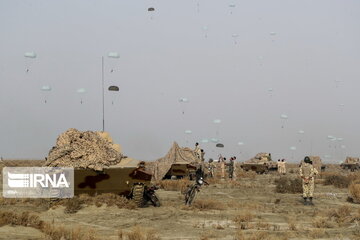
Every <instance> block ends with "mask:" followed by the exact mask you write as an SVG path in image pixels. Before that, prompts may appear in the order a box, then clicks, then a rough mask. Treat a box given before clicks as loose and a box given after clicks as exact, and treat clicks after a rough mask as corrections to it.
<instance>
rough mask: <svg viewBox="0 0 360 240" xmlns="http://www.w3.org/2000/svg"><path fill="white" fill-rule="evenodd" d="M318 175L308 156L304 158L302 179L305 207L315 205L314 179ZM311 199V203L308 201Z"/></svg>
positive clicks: (301, 172)
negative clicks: (313, 200)
mask: <svg viewBox="0 0 360 240" xmlns="http://www.w3.org/2000/svg"><path fill="white" fill-rule="evenodd" d="M317 174H318V171H317V170H316V168H314V167H313V165H312V161H311V160H310V158H309V157H308V156H306V157H305V158H304V163H303V164H301V166H300V177H301V178H302V180H303V184H302V185H303V198H304V205H314V204H313V202H312V199H313V194H314V185H315V183H314V177H315V175H317ZM308 198H309V202H308V201H307V199H308Z"/></svg>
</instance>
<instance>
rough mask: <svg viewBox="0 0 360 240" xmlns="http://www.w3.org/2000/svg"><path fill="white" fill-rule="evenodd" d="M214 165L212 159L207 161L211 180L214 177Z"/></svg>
mask: <svg viewBox="0 0 360 240" xmlns="http://www.w3.org/2000/svg"><path fill="white" fill-rule="evenodd" d="M215 167H216V166H215V163H214V160H213V159H212V158H210V159H209V168H208V169H209V175H210V177H211V178H213V177H214V176H215Z"/></svg>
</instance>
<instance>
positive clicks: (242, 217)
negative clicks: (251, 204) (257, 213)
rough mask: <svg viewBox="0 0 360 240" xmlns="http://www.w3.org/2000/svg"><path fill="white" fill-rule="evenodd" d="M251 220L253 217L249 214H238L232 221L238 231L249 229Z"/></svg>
mask: <svg viewBox="0 0 360 240" xmlns="http://www.w3.org/2000/svg"><path fill="white" fill-rule="evenodd" d="M253 219H254V215H252V214H251V213H250V212H246V213H243V214H238V215H237V216H236V217H235V218H234V220H233V221H234V222H235V223H236V224H237V225H238V227H239V228H240V229H249V227H250V222H251V221H252V220H253Z"/></svg>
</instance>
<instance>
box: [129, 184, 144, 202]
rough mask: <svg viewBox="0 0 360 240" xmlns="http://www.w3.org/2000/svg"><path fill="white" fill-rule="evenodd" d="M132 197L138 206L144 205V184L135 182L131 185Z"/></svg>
mask: <svg viewBox="0 0 360 240" xmlns="http://www.w3.org/2000/svg"><path fill="white" fill-rule="evenodd" d="M132 199H133V200H134V202H135V203H136V205H137V206H138V207H142V206H143V205H144V185H142V184H136V185H134V187H133V191H132Z"/></svg>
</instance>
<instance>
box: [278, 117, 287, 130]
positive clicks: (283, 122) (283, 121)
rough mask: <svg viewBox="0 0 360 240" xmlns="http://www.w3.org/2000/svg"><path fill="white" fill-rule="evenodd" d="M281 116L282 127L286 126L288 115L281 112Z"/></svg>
mask: <svg viewBox="0 0 360 240" xmlns="http://www.w3.org/2000/svg"><path fill="white" fill-rule="evenodd" d="M280 118H281V119H282V124H281V128H284V125H285V121H286V120H287V119H288V116H287V115H286V114H281V115H280Z"/></svg>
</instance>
